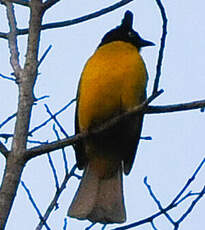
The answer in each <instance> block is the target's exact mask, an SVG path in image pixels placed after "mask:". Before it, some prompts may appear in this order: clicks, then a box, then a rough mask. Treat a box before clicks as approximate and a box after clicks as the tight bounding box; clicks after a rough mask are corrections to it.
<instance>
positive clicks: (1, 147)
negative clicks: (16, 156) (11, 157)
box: [0, 141, 9, 158]
mask: <svg viewBox="0 0 205 230" xmlns="http://www.w3.org/2000/svg"><path fill="white" fill-rule="evenodd" d="M0 152H1V153H2V154H3V155H4V156H5V158H7V157H8V153H9V151H8V149H7V148H6V146H5V145H4V144H3V143H2V142H1V141H0Z"/></svg>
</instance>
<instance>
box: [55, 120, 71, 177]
mask: <svg viewBox="0 0 205 230" xmlns="http://www.w3.org/2000/svg"><path fill="white" fill-rule="evenodd" d="M53 131H54V132H55V134H56V137H57V140H60V136H59V134H58V131H57V130H56V128H55V124H54V125H53ZM62 155H63V162H64V168H65V173H68V161H67V157H66V153H65V149H64V148H62Z"/></svg>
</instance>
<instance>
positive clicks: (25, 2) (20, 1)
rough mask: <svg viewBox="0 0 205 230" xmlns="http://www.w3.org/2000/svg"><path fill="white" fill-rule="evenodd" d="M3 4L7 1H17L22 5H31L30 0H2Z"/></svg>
mask: <svg viewBox="0 0 205 230" xmlns="http://www.w3.org/2000/svg"><path fill="white" fill-rule="evenodd" d="M0 2H2V4H5V3H6V2H10V3H15V4H18V5H21V6H29V1H28V0H1V1H0Z"/></svg>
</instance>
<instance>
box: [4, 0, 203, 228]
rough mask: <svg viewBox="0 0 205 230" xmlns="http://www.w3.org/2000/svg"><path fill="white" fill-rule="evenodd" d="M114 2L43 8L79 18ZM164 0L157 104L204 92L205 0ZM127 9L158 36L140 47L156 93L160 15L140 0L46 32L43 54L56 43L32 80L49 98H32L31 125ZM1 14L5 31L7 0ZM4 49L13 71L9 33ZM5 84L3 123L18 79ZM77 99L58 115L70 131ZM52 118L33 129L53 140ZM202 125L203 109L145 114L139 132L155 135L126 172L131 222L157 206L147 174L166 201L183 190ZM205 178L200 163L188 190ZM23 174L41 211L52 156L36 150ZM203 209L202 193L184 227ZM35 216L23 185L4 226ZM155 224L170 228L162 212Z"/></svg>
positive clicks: (52, 17) (144, 30)
mask: <svg viewBox="0 0 205 230" xmlns="http://www.w3.org/2000/svg"><path fill="white" fill-rule="evenodd" d="M114 2H115V1H108V0H106V1H103V3H102V1H94V0H90V1H85V0H78V1H65V0H64V1H63V0H62V1H61V2H60V3H58V4H57V5H56V6H55V7H53V8H52V9H51V10H49V11H48V12H47V13H46V15H45V18H44V23H46V22H53V21H61V20H66V19H72V18H76V17H79V16H82V15H85V14H87V13H91V12H94V11H95V10H99V9H101V8H103V7H105V6H109V5H110V4H113V3H114ZM164 2H166V4H165V7H166V11H167V16H168V20H169V21H168V36H167V44H166V49H165V57H164V61H163V68H162V76H161V81H160V88H162V89H164V91H165V92H164V93H163V95H161V96H160V97H159V98H158V99H157V100H156V101H154V102H153V104H157V105H159V104H172V103H181V102H189V101H192V100H199V99H204V98H205V93H204V85H205V84H204V83H205V68H204V54H205V44H204V37H205V26H204V21H205V15H204V6H205V5H204V1H203V0H199V1H197V2H196V1H191V0H186V1H185V0H181V1H177V0H172V1H164ZM127 9H129V10H132V12H133V13H134V15H135V16H134V25H135V26H134V27H135V29H136V30H137V31H138V32H139V33H140V35H141V36H142V37H143V38H145V39H147V40H150V41H153V42H154V43H155V44H156V46H155V47H150V48H145V49H144V50H143V51H142V56H143V58H144V60H145V63H146V66H147V69H148V73H149V85H148V95H149V94H150V93H151V89H152V84H153V79H154V76H155V66H156V60H157V55H158V49H159V41H160V35H161V18H160V14H159V9H158V8H157V6H156V3H155V1H154V0H146V1H137V0H136V1H133V2H132V3H130V4H128V5H127V6H124V7H122V8H120V9H118V10H115V11H114V12H112V13H109V14H107V15H104V16H101V17H99V18H96V19H93V20H90V21H87V22H84V23H81V24H78V25H74V26H70V27H66V28H61V29H56V30H49V31H44V32H42V36H41V45H40V55H42V54H43V52H44V51H45V49H46V48H47V47H48V46H49V45H50V44H51V45H52V46H53V47H52V49H51V51H50V53H49V55H48V56H47V58H46V60H45V61H44V62H43V63H42V65H41V66H40V73H41V74H40V75H39V77H38V81H37V83H36V86H35V95H36V97H40V96H44V95H49V96H50V98H48V99H46V100H44V101H41V102H39V103H38V106H34V108H33V113H32V121H31V128H32V127H35V126H36V125H38V124H39V123H40V122H42V121H44V120H45V119H46V118H47V117H48V114H47V113H46V111H45V108H44V103H47V104H48V106H49V107H50V109H51V111H52V112H56V111H57V110H59V109H60V108H61V107H62V106H63V105H65V104H66V103H68V102H69V101H70V100H71V99H73V98H74V97H75V95H76V89H77V85H78V80H79V78H80V74H81V71H82V68H83V66H84V64H85V62H86V60H87V59H88V57H89V56H91V55H92V53H93V52H94V51H95V49H96V47H97V46H98V44H99V42H100V40H101V38H102V36H103V35H104V34H105V33H106V32H107V31H108V30H110V29H112V28H113V27H115V26H116V25H118V24H120V22H121V19H122V17H123V15H124V12H125V11H126V10H127ZM16 10H17V13H18V17H17V18H18V21H19V23H18V25H19V27H24V26H26V25H27V19H28V12H27V10H23V9H22V7H19V6H18V7H16ZM0 21H1V24H0V31H5V30H6V28H7V26H6V18H5V12H4V7H3V6H0ZM25 41H26V36H25V37H19V46H20V48H21V62H22V63H23V60H24V55H25ZM0 50H1V53H0V63H1V67H0V73H2V74H5V75H9V73H11V72H12V70H11V67H10V66H9V56H8V51H7V43H6V41H4V40H0ZM0 92H1V97H0V104H1V111H0V123H1V121H2V120H4V119H5V118H6V117H8V115H10V114H12V113H14V112H16V108H17V87H16V85H15V84H14V83H13V82H10V81H6V80H3V79H0ZM74 106H75V105H74V104H73V105H72V106H71V107H70V109H68V110H67V111H65V112H64V113H63V114H62V115H60V116H59V120H60V122H61V124H62V125H63V126H64V128H65V129H66V130H67V132H68V133H69V134H70V135H72V134H73V121H74V108H75V107H74ZM52 125H53V123H52V122H51V123H50V124H49V125H48V126H47V127H46V128H44V129H42V130H40V131H39V132H36V133H35V135H34V139H36V140H42V141H46V140H49V141H52V140H55V135H54V133H53V131H52ZM12 130H13V122H11V123H9V124H8V125H7V126H5V128H3V129H2V130H1V132H7V133H10V132H12ZM204 130H205V114H204V113H200V112H199V110H197V111H189V112H180V113H172V114H171V113H170V114H161V115H159V114H158V115H147V116H146V117H145V121H144V127H143V132H142V135H143V136H151V137H152V141H143V140H142V141H141V143H140V146H139V149H138V153H137V157H136V160H135V164H134V168H133V170H132V172H131V174H130V175H129V176H128V177H124V193H125V202H126V208H127V217H128V218H127V223H132V222H133V221H136V220H139V219H141V218H143V217H147V216H149V215H151V214H153V213H154V212H156V211H157V210H158V209H157V206H156V204H155V203H154V202H153V200H152V199H151V197H150V196H149V194H148V191H147V189H146V188H145V186H144V184H143V179H144V177H145V176H147V177H148V182H149V183H150V184H151V185H152V188H153V191H154V192H155V194H156V195H157V197H158V199H160V200H161V202H162V205H164V206H166V205H168V204H169V202H170V201H171V200H172V199H173V198H174V196H175V195H176V194H177V193H178V192H179V190H180V189H181V188H182V186H183V185H184V184H185V182H186V181H187V179H188V178H189V177H190V176H191V175H192V173H193V171H194V169H196V167H197V166H198V165H199V163H200V161H201V160H202V159H203V157H204V156H205V153H204ZM61 137H62V138H63V136H61ZM66 152H67V155H68V159H69V167H71V166H72V165H73V164H74V154H73V150H72V148H71V147H69V148H67V149H66ZM51 155H52V157H53V160H54V162H55V166H56V167H57V171H58V175H59V179H60V181H62V179H63V176H64V168H63V161H62V157H61V154H60V152H59V151H57V152H53V153H52V154H51ZM3 167H4V159H3V157H2V156H0V170H1V176H2V173H3ZM204 178H205V168H203V169H202V170H201V172H200V173H199V175H198V177H197V179H196V181H195V182H194V183H193V185H192V186H191V187H190V188H189V189H188V191H189V190H192V191H193V192H198V191H200V190H201V189H202V187H203V186H204ZM22 180H23V181H24V182H25V183H26V185H27V186H28V187H29V189H30V190H31V192H32V195H33V197H34V199H35V201H36V203H37V205H38V207H39V208H40V210H41V211H42V213H44V211H45V210H46V208H47V205H48V204H49V201H50V200H51V198H52V196H53V195H54V191H55V184H54V179H53V176H52V174H51V169H50V166H49V164H48V159H47V156H42V157H38V158H36V159H34V160H32V161H31V162H29V163H28V164H27V165H26V168H25V169H24V172H23V177H22ZM77 184H78V181H77V179H76V178H72V179H71V180H70V182H69V183H68V185H67V188H66V190H65V191H64V192H63V194H62V196H61V199H60V200H59V209H58V210H57V211H55V212H54V213H53V214H52V215H51V217H50V218H49V220H48V225H49V226H50V227H51V229H52V230H59V229H63V219H64V216H66V213H67V209H68V207H69V204H70V202H71V200H72V198H73V195H74V192H75V190H76V189H77ZM188 191H187V192H188ZM189 204H190V200H187V201H186V202H185V203H184V204H183V205H182V207H179V208H176V209H174V210H173V211H171V212H170V213H171V214H172V215H173V217H176V218H177V219H178V217H180V214H182V213H183V211H184V210H186V208H187V207H188V205H189ZM204 213H205V200H204V199H202V200H201V201H200V202H199V203H198V205H197V206H196V207H195V210H194V211H193V212H192V214H191V215H190V216H189V217H188V218H187V219H186V220H185V221H184V222H183V223H182V225H181V228H180V229H181V230H193V229H197V230H198V229H203V226H204V224H205V223H204ZM38 221H39V219H38V216H37V215H36V213H35V211H34V209H33V207H32V206H31V203H30V201H29V200H28V198H27V194H26V193H25V191H24V190H23V188H22V186H21V185H20V186H19V189H18V193H17V198H16V200H15V202H14V206H13V209H12V213H11V215H10V217H9V220H8V224H7V228H6V230H14V229H17V228H18V229H22V230H27V229H35V227H36V226H37V224H38ZM88 225H89V222H87V221H76V220H74V219H68V229H72V230H73V229H75V230H77V229H84V228H85V227H86V226H88ZM114 226H118V225H112V226H110V227H109V226H108V227H107V228H106V229H111V228H112V227H114ZM156 226H157V227H158V229H163V230H164V229H166V230H169V229H170V230H171V229H173V227H172V226H171V224H170V223H168V221H167V220H166V219H165V217H160V218H158V219H157V220H156ZM93 229H101V226H100V225H99V224H98V225H96V227H94V228H93ZM136 229H142V230H149V229H152V228H151V225H149V224H148V225H143V226H141V227H138V228H136Z"/></svg>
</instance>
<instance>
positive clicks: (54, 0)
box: [43, 0, 60, 10]
mask: <svg viewBox="0 0 205 230" xmlns="http://www.w3.org/2000/svg"><path fill="white" fill-rule="evenodd" d="M58 2H60V0H47V1H46V2H44V4H43V9H44V10H47V9H48V8H50V7H52V6H54V5H55V4H56V3H58Z"/></svg>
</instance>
